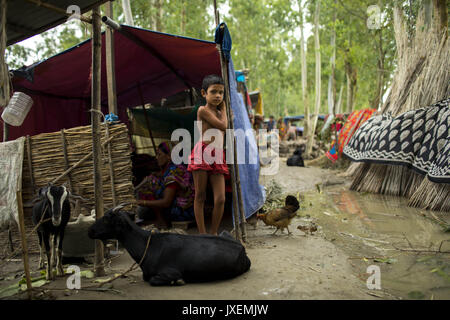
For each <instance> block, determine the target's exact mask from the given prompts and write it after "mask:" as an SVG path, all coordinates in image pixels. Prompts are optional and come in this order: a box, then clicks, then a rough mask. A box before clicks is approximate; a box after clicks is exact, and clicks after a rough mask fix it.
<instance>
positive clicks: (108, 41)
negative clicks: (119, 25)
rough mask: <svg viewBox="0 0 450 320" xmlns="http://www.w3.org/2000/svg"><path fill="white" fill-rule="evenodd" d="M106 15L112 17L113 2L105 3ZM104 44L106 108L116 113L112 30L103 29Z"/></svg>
mask: <svg viewBox="0 0 450 320" xmlns="http://www.w3.org/2000/svg"><path fill="white" fill-rule="evenodd" d="M105 11H106V15H107V16H108V17H110V18H111V19H112V18H113V3H112V1H108V2H107V3H105ZM105 46H106V48H105V49H106V50H105V53H106V82H107V85H108V108H109V113H114V114H115V115H117V114H118V112H117V93H116V71H115V53H114V30H113V29H112V28H106V30H105Z"/></svg>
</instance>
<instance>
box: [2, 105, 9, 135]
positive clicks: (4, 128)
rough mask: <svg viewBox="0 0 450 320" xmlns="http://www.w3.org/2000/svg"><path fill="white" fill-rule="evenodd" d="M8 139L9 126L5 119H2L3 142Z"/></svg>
mask: <svg viewBox="0 0 450 320" xmlns="http://www.w3.org/2000/svg"><path fill="white" fill-rule="evenodd" d="M5 108H6V107H5ZM8 139H9V126H8V124H7V123H6V122H5V121H3V142H6V141H8Z"/></svg>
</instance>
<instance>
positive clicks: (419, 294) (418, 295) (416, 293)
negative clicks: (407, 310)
mask: <svg viewBox="0 0 450 320" xmlns="http://www.w3.org/2000/svg"><path fill="white" fill-rule="evenodd" d="M408 297H409V298H410V299H414V300H421V299H423V298H425V295H424V294H423V293H422V292H421V291H411V292H409V293H408Z"/></svg>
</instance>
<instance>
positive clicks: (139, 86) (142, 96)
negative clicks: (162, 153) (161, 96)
mask: <svg viewBox="0 0 450 320" xmlns="http://www.w3.org/2000/svg"><path fill="white" fill-rule="evenodd" d="M138 91H139V96H140V98H141V104H142V109H143V110H144V117H145V123H146V124H147V129H148V134H149V135H150V139H151V140H152V145H153V150H154V151H155V156H156V144H155V140H154V139H153V133H152V129H151V128H150V120H149V118H148V114H147V109H146V108H145V102H144V95H143V94H142V88H141V83H138Z"/></svg>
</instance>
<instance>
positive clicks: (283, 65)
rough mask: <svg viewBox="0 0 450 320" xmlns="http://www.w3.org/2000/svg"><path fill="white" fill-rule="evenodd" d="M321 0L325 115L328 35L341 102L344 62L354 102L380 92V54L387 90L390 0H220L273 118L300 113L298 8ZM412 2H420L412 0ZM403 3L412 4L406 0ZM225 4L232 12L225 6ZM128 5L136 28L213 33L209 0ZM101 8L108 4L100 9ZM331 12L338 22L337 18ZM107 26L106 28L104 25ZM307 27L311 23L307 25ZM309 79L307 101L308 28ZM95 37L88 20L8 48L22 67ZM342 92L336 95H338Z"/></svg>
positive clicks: (391, 51)
mask: <svg viewBox="0 0 450 320" xmlns="http://www.w3.org/2000/svg"><path fill="white" fill-rule="evenodd" d="M316 1H320V2H321V12H320V19H319V23H320V27H319V29H320V31H319V32H320V43H321V67H322V75H321V79H322V97H321V101H322V103H321V109H320V113H327V105H326V101H327V84H328V77H329V75H330V73H331V64H330V57H331V55H332V53H333V48H332V47H331V45H330V39H331V36H332V34H333V30H335V32H336V48H335V50H336V69H335V79H336V89H335V90H336V95H338V93H339V89H340V88H341V86H343V87H344V91H343V92H344V94H343V101H342V107H343V108H344V107H345V105H346V99H347V98H346V90H345V88H346V84H347V79H346V69H345V67H346V64H350V65H351V66H352V67H353V68H354V69H355V70H356V74H357V84H356V85H357V88H356V97H355V101H356V102H355V108H356V109H360V108H367V107H369V106H371V105H370V104H371V101H372V100H373V99H374V97H375V96H376V94H377V88H376V87H377V75H378V74H379V72H380V70H379V68H378V63H379V60H380V59H381V58H382V59H383V61H384V70H381V72H382V73H383V75H384V90H386V89H387V88H388V85H389V81H390V80H391V78H392V74H393V70H394V67H395V40H394V36H393V26H392V6H393V1H388V0H379V1H373V0H345V1H344V0H301V1H290V0H258V1H248V0H244V1H243V0H229V1H225V0H218V1H217V3H218V6H219V10H220V11H221V12H220V19H221V21H225V22H226V23H227V25H228V27H229V29H230V33H231V36H232V40H233V49H232V57H233V61H234V65H235V69H237V70H239V69H243V68H248V69H250V73H249V76H248V78H249V80H248V83H247V86H248V88H249V90H255V89H259V90H261V92H262V97H263V99H264V108H265V113H266V114H273V115H275V116H276V117H278V116H283V115H285V113H286V112H287V113H288V114H290V115H295V114H303V112H304V108H303V105H302V100H301V62H300V39H299V38H300V37H299V25H300V12H299V8H298V3H299V2H301V3H302V4H303V15H304V17H305V23H306V24H309V29H311V28H310V24H311V23H312V21H313V19H314V8H315V3H316ZM374 3H377V4H378V5H379V6H380V8H381V10H382V13H383V24H382V28H381V29H380V30H371V29H369V28H368V27H367V25H366V21H367V8H368V6H370V5H373V4H374ZM414 3H415V2H414ZM405 6H407V4H406V2H405ZM417 6H418V4H412V5H409V7H410V8H408V10H407V11H406V14H407V16H408V18H409V19H407V21H408V22H410V26H412V25H413V23H414V22H415V19H416V16H417V10H418V7H417ZM225 8H227V12H225V10H224V9H225ZM131 9H132V14H133V19H134V24H135V26H137V27H141V28H146V29H152V30H157V31H161V32H167V33H171V34H177V35H182V36H187V37H193V38H198V39H204V40H210V41H212V40H213V38H214V29H215V22H214V16H213V1H212V0H178V1H169V0H133V1H132V2H131ZM102 14H104V8H102ZM334 15H335V16H336V20H335V22H334V19H333V17H334ZM113 18H114V20H116V21H118V22H119V23H125V18H124V14H123V10H122V6H121V2H120V1H116V2H114V12H113ZM103 28H104V26H103ZM307 29H308V28H307ZM305 36H307V37H308V39H306V42H307V43H306V48H307V57H306V59H307V79H308V98H309V99H310V107H311V106H313V102H314V81H315V72H314V70H315V59H314V39H313V37H312V34H305ZM89 37H90V26H89V25H86V24H85V23H80V22H70V23H66V24H64V25H61V26H59V27H57V28H55V29H52V30H49V31H47V32H45V33H43V34H42V35H41V41H40V42H39V43H38V44H37V46H36V47H35V48H24V47H22V46H20V45H14V46H10V47H9V48H8V49H7V61H8V63H9V65H10V68H18V67H21V66H22V65H23V64H24V63H25V62H26V61H27V60H30V58H32V60H33V61H34V62H37V61H39V60H42V59H45V58H48V57H50V56H51V55H54V54H56V53H58V52H60V51H62V50H65V49H68V48H70V47H72V46H74V45H76V44H77V43H79V42H81V41H83V40H86V39H88V38H89ZM336 98H337V97H336Z"/></svg>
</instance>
